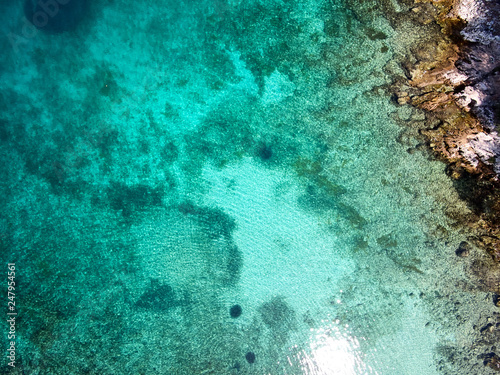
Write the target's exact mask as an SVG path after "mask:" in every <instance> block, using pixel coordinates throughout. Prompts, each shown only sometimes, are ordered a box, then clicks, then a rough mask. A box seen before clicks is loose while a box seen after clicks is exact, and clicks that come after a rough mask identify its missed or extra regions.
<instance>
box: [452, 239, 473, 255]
mask: <svg viewBox="0 0 500 375" xmlns="http://www.w3.org/2000/svg"><path fill="white" fill-rule="evenodd" d="M470 250H471V247H470V245H469V243H468V242H466V241H462V242H460V245H458V249H457V250H455V254H457V255H458V256H459V257H468V256H469V254H470Z"/></svg>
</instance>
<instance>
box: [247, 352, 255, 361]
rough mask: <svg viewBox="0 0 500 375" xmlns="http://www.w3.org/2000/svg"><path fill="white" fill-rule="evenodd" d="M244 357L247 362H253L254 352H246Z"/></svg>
mask: <svg viewBox="0 0 500 375" xmlns="http://www.w3.org/2000/svg"><path fill="white" fill-rule="evenodd" d="M245 358H246V359H247V362H248V363H254V362H255V354H254V353H253V352H248V353H247V354H246V355H245Z"/></svg>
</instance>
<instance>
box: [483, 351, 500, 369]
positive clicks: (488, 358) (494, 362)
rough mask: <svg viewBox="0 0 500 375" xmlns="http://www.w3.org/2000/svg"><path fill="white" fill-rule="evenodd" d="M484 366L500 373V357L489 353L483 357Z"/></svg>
mask: <svg viewBox="0 0 500 375" xmlns="http://www.w3.org/2000/svg"><path fill="white" fill-rule="evenodd" d="M483 357H484V365H485V366H488V367H490V368H492V369H493V370H496V371H500V357H498V355H496V354H495V353H488V354H486V355H483Z"/></svg>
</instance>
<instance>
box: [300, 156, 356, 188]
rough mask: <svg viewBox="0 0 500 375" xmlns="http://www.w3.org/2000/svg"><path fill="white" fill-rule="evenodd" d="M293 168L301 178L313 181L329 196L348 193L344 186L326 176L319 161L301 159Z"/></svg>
mask: <svg viewBox="0 0 500 375" xmlns="http://www.w3.org/2000/svg"><path fill="white" fill-rule="evenodd" d="M293 167H294V169H295V172H296V173H297V175H298V176H299V177H305V178H307V179H309V180H311V181H312V182H314V183H315V184H316V186H318V187H319V188H320V189H322V190H323V191H324V192H325V193H327V194H331V195H335V196H337V195H340V194H344V193H345V192H346V189H344V188H343V187H342V186H340V185H337V184H336V183H334V182H332V181H330V180H329V179H328V177H326V176H324V174H323V173H324V170H323V166H322V165H321V163H320V162H319V161H313V160H309V159H305V158H301V157H299V158H298V159H297V161H296V162H295V163H294V165H293Z"/></svg>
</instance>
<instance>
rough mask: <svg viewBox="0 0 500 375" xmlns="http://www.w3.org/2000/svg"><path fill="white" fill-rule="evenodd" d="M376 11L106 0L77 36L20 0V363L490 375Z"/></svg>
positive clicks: (10, 171) (388, 35) (449, 194)
mask: <svg viewBox="0 0 500 375" xmlns="http://www.w3.org/2000/svg"><path fill="white" fill-rule="evenodd" d="M381 4H382V3H380V4H377V3H376V2H370V1H365V2H361V3H359V4H356V3H349V2H347V3H345V2H343V1H340V0H331V1H326V0H325V1H318V0H307V1H300V2H299V1H297V2H295V1H286V0H283V1H258V0H257V1H256V0H250V1H246V2H242V1H239V0H227V1H224V0H207V1H199V2H190V1H184V2H183V1H170V0H167V1H164V0H160V1H157V2H155V3H154V4H144V3H139V2H126V1H122V0H114V1H104V0H100V1H95V2H91V3H89V8H88V9H87V10H86V13H85V14H84V17H83V19H82V20H81V21H80V22H79V24H78V25H76V21H75V26H76V28H75V29H74V30H71V31H68V32H63V33H53V32H52V33H45V32H42V31H36V30H34V29H33V28H32V27H31V26H30V24H29V23H28V22H27V21H26V20H25V18H24V13H23V7H22V6H21V5H20V4H10V5H5V11H4V13H3V15H2V36H3V38H2V39H1V43H2V51H3V52H2V56H1V67H0V75H1V84H2V90H1V95H0V108H1V112H0V125H1V128H0V139H1V150H2V151H1V157H2V163H1V167H0V168H1V177H2V178H1V199H2V218H1V222H0V225H1V226H0V230H1V256H2V261H3V262H4V263H5V264H6V263H7V262H11V263H15V264H16V270H17V272H16V283H17V284H16V302H17V305H16V306H17V311H18V313H19V315H18V316H17V324H16V329H17V331H16V333H17V336H16V337H17V338H16V348H17V349H16V367H15V368H12V367H11V366H9V365H8V364H7V359H5V358H3V359H2V363H1V366H2V367H1V368H0V370H1V371H3V372H2V373H6V374H7V373H12V374H179V375H181V374H182V375H183V374H194V375H196V374H200V375H201V374H271V375H277V374H290V375H291V374H293V375H299V374H307V375H312V374H314V375H316V374H318V375H319V374H321V375H330V374H339V375H347V374H349V375H350V374H353V375H361V374H381V375H385V374H387V375H392V374H394V375H403V374H409V375H413V374H419V375H420V374H422V375H427V374H483V373H484V374H488V373H490V372H489V371H490V370H489V369H487V368H485V367H484V366H483V364H482V361H481V359H479V358H478V355H479V354H481V353H482V351H481V350H483V347H484V346H485V345H487V344H485V342H484V340H483V342H482V344H481V345H483V347H481V346H480V345H479V344H478V340H479V339H478V337H479V336H480V335H481V333H480V332H479V329H478V328H477V327H478V325H479V326H482V325H486V324H487V323H488V321H489V320H488V319H497V318H498V316H497V315H494V314H495V312H494V311H493V309H494V306H493V304H492V303H491V295H490V294H489V293H487V292H486V291H482V290H481V289H479V288H478V287H477V286H478V285H479V282H478V281H476V280H474V278H473V276H472V275H471V274H470V273H469V272H468V270H469V268H470V267H469V266H470V265H471V264H472V263H473V262H475V261H478V259H481V255H480V252H479V250H475V249H473V251H472V254H471V256H470V257H469V258H464V259H462V258H458V257H457V256H456V255H455V252H454V251H455V249H456V248H457V247H458V244H459V243H460V242H461V241H463V240H466V239H467V235H468V233H467V232H466V231H465V230H463V229H461V227H460V226H459V225H458V224H457V222H456V221H455V219H453V217H454V215H453V213H455V212H467V211H468V209H467V207H466V206H465V205H464V204H463V203H462V202H460V201H459V199H458V196H457V194H456V193H455V191H454V190H453V187H452V183H451V181H449V180H448V178H447V177H446V176H445V173H444V166H443V165H442V164H441V163H439V162H437V161H433V160H432V158H431V157H430V156H429V155H428V154H427V153H426V152H425V150H423V149H422V148H419V147H417V146H418V144H419V142H420V140H419V139H418V132H417V130H416V129H415V128H411V127H409V126H406V127H405V126H404V122H405V121H411V122H412V123H417V124H418V123H419V122H420V123H422V121H423V120H424V119H425V117H424V116H423V114H422V113H420V112H418V111H417V110H415V109H412V108H410V107H405V106H397V105H396V104H394V103H393V102H392V101H391V99H390V93H389V92H388V91H387V90H386V89H385V87H386V85H388V84H390V83H391V82H393V81H394V80H395V79H400V78H401V77H402V76H403V71H402V69H401V68H399V64H398V62H397V59H398V58H401V56H402V55H404V53H405V51H408V48H409V46H410V45H411V44H412V40H411V39H410V38H409V35H410V34H409V33H408V30H409V29H408V28H406V29H405V27H404V23H400V24H398V25H399V27H400V28H401V29H398V28H397V27H396V26H395V24H394V23H390V22H389V21H388V20H387V19H386V17H385V16H384V10H386V9H389V8H390V9H392V10H393V12H401V18H404V15H405V12H408V11H409V10H408V9H409V5H405V4H404V3H397V2H396V1H394V2H387V3H383V4H382V5H383V6H382V5H381ZM5 301H7V300H5ZM234 305H239V306H240V308H241V311H239V312H241V314H240V315H238V313H235V311H238V310H239V309H238V308H233V306H234ZM231 311H232V312H233V315H235V316H233V317H232V316H231ZM236 315H238V316H236ZM5 332H7V326H5ZM486 341H487V340H486ZM4 343H5V344H3V345H4V346H5V347H6V348H5V349H7V340H5V341H4ZM477 348H480V349H481V350H479V349H477Z"/></svg>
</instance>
